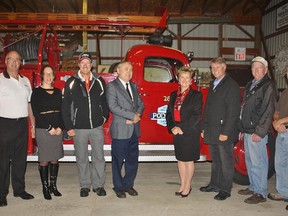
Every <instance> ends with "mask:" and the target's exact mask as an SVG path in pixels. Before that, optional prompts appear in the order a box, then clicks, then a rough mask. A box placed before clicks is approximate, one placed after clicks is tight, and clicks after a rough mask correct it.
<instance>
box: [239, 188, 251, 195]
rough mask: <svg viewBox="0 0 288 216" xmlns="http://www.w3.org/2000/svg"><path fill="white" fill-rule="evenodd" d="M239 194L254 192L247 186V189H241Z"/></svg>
mask: <svg viewBox="0 0 288 216" xmlns="http://www.w3.org/2000/svg"><path fill="white" fill-rule="evenodd" d="M238 194H240V195H253V194H254V192H253V191H251V190H250V189H249V188H246V189H242V190H239V191H238Z"/></svg>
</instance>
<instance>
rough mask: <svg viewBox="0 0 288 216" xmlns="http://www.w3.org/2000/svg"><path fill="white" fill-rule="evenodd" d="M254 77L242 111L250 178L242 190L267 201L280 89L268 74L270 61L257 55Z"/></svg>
mask: <svg viewBox="0 0 288 216" xmlns="http://www.w3.org/2000/svg"><path fill="white" fill-rule="evenodd" d="M251 70H252V75H253V77H254V79H253V80H252V81H250V82H249V83H248V84H247V85H246V87H245V93H244V99H243V103H242V108H241V112H240V128H239V129H240V131H241V133H240V138H243V137H244V147H245V161H246V166H247V171H248V177H249V182H250V184H249V187H248V188H246V189H242V190H239V191H238V193H239V194H241V195H251V196H250V197H249V198H247V199H245V200H244V202H245V203H248V204H258V203H261V202H265V201H266V197H267V175H268V154H267V149H266V144H267V142H268V135H267V134H268V130H269V128H270V125H271V122H272V118H273V114H274V110H275V105H276V97H277V90H276V87H275V84H274V82H273V81H272V80H271V79H270V78H269V76H268V75H267V72H268V63H267V61H266V60H265V59H264V58H263V57H261V56H257V57H255V58H253V59H252V67H251Z"/></svg>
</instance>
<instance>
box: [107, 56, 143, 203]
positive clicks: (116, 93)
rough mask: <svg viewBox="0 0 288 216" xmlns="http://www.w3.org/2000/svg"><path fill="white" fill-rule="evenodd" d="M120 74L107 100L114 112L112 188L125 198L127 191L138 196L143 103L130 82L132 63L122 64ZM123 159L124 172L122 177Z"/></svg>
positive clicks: (111, 131) (119, 68)
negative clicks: (137, 183) (139, 147)
mask: <svg viewBox="0 0 288 216" xmlns="http://www.w3.org/2000/svg"><path fill="white" fill-rule="evenodd" d="M117 73H118V78H117V79H116V80H114V81H112V82H111V83H109V84H108V85H107V101H108V105H109V108H110V111H111V112H112V114H113V117H112V123H111V126H110V133H111V137H112V147H111V149H112V151H111V155H112V175H113V185H114V188H113V190H114V191H115V193H116V196H117V197H119V198H125V197H126V193H125V192H127V193H128V194H129V195H131V196H137V195H138V192H137V191H136V190H135V189H134V188H133V186H134V180H135V178H136V174H137V170H138V156H139V149H138V138H139V137H140V120H141V115H142V112H143V110H144V104H143V102H142V100H141V98H140V95H139V92H138V89H137V86H136V84H135V83H133V82H131V81H130V80H131V78H132V74H133V67H132V64H131V63H130V62H128V61H124V62H121V63H119V64H118V66H117ZM124 161H125V174H124V176H122V174H121V170H122V166H123V164H124Z"/></svg>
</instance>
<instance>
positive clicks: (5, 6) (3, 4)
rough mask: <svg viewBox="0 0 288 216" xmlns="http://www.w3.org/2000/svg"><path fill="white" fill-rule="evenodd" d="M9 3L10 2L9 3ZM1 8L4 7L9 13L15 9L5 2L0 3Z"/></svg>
mask: <svg viewBox="0 0 288 216" xmlns="http://www.w3.org/2000/svg"><path fill="white" fill-rule="evenodd" d="M10 2H11V1H10ZM1 7H4V8H5V9H7V10H8V11H10V12H15V8H14V7H12V6H11V5H9V4H7V3H6V2H4V1H3V2H1Z"/></svg>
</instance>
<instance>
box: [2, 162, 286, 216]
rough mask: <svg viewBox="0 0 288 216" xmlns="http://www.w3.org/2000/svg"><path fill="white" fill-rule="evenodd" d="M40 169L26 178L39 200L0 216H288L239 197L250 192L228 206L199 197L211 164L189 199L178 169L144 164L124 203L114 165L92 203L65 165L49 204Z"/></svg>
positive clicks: (14, 202)
mask: <svg viewBox="0 0 288 216" xmlns="http://www.w3.org/2000/svg"><path fill="white" fill-rule="evenodd" d="M37 166H38V165H37V163H33V162H29V163H28V167H27V173H26V187H27V191H28V192H29V193H32V194H33V195H34V196H35V199H33V200H29V201H27V200H22V199H21V198H15V197H13V196H12V190H10V194H9V195H8V196H7V200H8V206H6V207H2V208H0V215H1V216H6V215H13V216H14V215H21V216H25V215H27V216H28V215H29V216H34V215H35V216H36V215H37V216H38V215H41V216H42V215H44V216H46V215H51V216H58V215H61V216H65V215H67V216H68V215H69V216H74V215H81V216H86V215H87V216H88V215H89V216H90V215H91V216H92V215H97V216H106V215H107V216H110V215H113V216H116V215H117V216H122V215H123V216H124V215H125V216H176V215H177V216H178V215H179V216H180V215H181V216H186V215H187V216H188V215H189V216H191V215H192V216H193V215H195V216H196V215H197V216H198V215H200V216H202V215H203V216H210V215H213V216H220V215H221V216H226V215H227V216H228V215H229V216H230V215H233V216H243V215H245V216H271V215H273V216H283V215H288V211H287V210H285V207H286V205H287V204H288V203H285V202H277V201H271V200H267V202H265V203H261V204H258V205H248V204H245V203H244V202H243V200H244V199H245V198H246V196H241V195H238V194H237V191H238V190H239V189H242V188H245V187H244V186H240V185H237V184H234V187H233V190H232V196H231V197H230V198H228V199H227V200H225V201H216V200H214V199H213V197H214V196H215V195H216V193H213V192H212V193H203V192H200V191H199V188H200V187H201V186H204V185H206V184H207V183H208V182H209V179H210V163H209V162H203V163H196V171H195V175H194V178H193V183H192V188H193V189H192V192H191V194H190V196H189V197H188V198H179V197H176V196H174V192H175V191H177V190H178V187H179V177H178V173H177V164H176V163H174V162H170V163H140V166H139V172H138V176H137V180H136V182H135V189H136V190H138V192H139V196H138V197H131V196H129V195H128V196H127V198H126V199H119V198H117V197H116V196H115V194H114V192H113V191H112V187H113V186H112V180H111V163H107V166H106V173H107V176H106V185H105V188H106V190H107V196H106V197H98V196H97V195H96V194H95V193H93V192H91V193H90V195H89V197H86V198H81V197H80V196H79V184H78V176H77V171H76V164H75V163H61V164H60V175H59V181H58V189H59V191H60V192H61V193H62V194H63V196H62V197H60V198H59V197H53V198H52V200H51V201H47V200H44V198H43V196H42V189H41V184H40V179H39V174H38V170H37ZM274 189H275V177H272V178H271V179H270V180H269V191H274Z"/></svg>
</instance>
